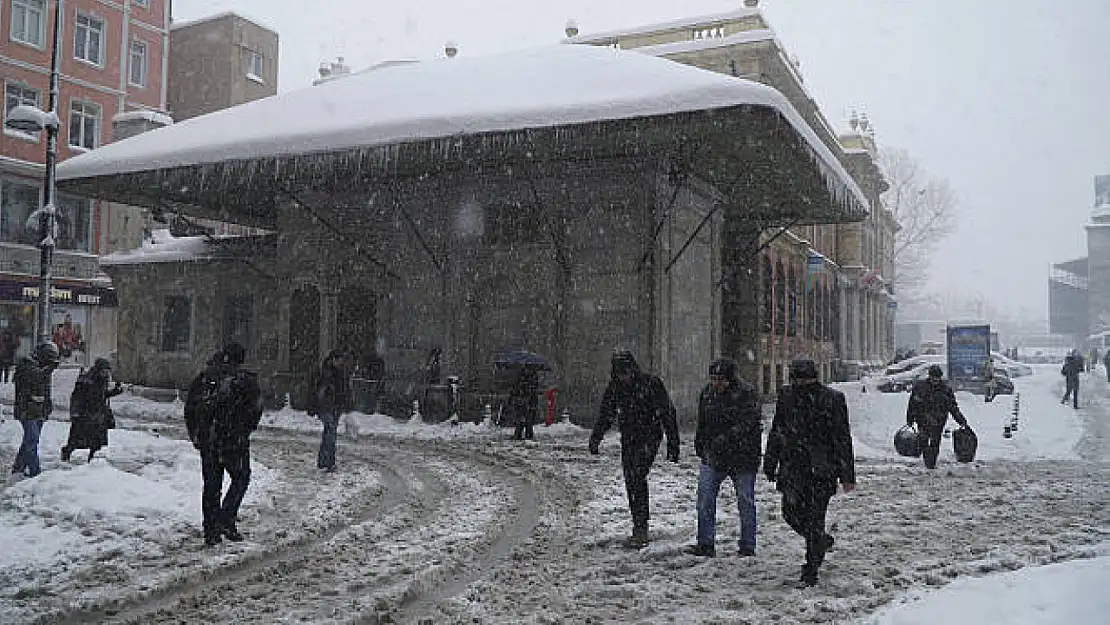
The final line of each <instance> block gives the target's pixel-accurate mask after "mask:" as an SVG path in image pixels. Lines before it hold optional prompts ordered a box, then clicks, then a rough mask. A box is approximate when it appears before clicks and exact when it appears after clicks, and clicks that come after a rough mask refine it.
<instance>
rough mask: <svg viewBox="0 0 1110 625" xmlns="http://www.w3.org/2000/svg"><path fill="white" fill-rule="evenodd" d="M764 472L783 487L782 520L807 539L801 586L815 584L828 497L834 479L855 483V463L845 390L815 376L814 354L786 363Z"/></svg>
mask: <svg viewBox="0 0 1110 625" xmlns="http://www.w3.org/2000/svg"><path fill="white" fill-rule="evenodd" d="M763 472H764V474H765V475H766V476H767V479H768V480H770V481H772V482H775V483H776V487H777V489H778V490H779V492H781V493H782V517H783V520H785V521H786V523H787V524H788V525H789V526H790V528H791V529H793V530H794V531H795V532H797V533H798V535H800V536H802V537H803V538H805V541H806V556H805V564H803V565H802V575H801V579H800V580H799V586H801V587H806V586H814V585H816V584H817V572H818V569H820V567H821V564H822V563H823V562H824V560H825V553H826V552H827V551H828V550H829V548H830V547H832V545H833V537H832V535H831V534H829V533H828V532H826V531H825V515H826V513H827V512H828V508H829V500H830V499H832V496H833V495H834V494H836V487H837V482H838V481H839V482H840V484H841V485H842V487H843V489H844V492H845V493H850V492H852V491H853V490H855V489H856V467H855V456H854V454H853V452H852V432H851V426H850V425H849V423H848V404H847V402H846V401H845V399H844V394H843V393H841V392H840V391H836V390H833V389H831V388H829V387H827V386H825V385H823V384H821V382H820V381H818V375H817V365H816V364H814V362H813V361H812V360H795V361H794V362H792V363H791V364H790V385H788V386H784V387H783V388H782V390H781V391H779V398H778V403H777V404H776V405H775V418H774V420H773V421H772V423H771V432H770V434H769V435H768V437H767V450H766V453H765V455H764V458H763Z"/></svg>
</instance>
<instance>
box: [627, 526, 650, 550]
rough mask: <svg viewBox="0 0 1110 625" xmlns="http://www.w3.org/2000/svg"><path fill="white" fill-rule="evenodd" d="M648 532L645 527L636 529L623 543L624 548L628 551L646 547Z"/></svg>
mask: <svg viewBox="0 0 1110 625" xmlns="http://www.w3.org/2000/svg"><path fill="white" fill-rule="evenodd" d="M648 542H649V541H648V531H647V528H646V527H642V528H641V527H637V528H634V529H633V530H632V536H630V537H629V538H628V540H626V541H624V546H625V547H628V548H629V549H643V548H644V547H647V546H648Z"/></svg>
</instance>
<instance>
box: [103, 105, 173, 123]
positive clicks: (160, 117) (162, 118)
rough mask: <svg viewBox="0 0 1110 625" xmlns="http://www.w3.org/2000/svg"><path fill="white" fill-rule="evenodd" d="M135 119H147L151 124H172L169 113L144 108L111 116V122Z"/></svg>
mask: <svg viewBox="0 0 1110 625" xmlns="http://www.w3.org/2000/svg"><path fill="white" fill-rule="evenodd" d="M135 120H143V121H148V122H150V123H152V124H159V125H162V126H169V125H171V124H173V118H172V117H170V116H169V115H166V114H165V113H159V112H158V111H148V110H146V109H139V110H136V111H127V112H126V113H118V114H116V115H114V116H112V121H113V122H129V121H135Z"/></svg>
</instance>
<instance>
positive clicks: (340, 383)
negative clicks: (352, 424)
mask: <svg viewBox="0 0 1110 625" xmlns="http://www.w3.org/2000/svg"><path fill="white" fill-rule="evenodd" d="M346 365H347V358H346V355H345V354H344V353H343V352H341V351H339V350H337V349H333V350H332V351H331V352H329V353H328V355H327V357H326V358H324V362H323V364H321V365H320V375H319V376H318V378H317V380H316V384H315V387H314V388H315V392H314V394H313V405H312V407H311V409H310V410H309V414H314V415H316V417H317V418H318V419H320V422H321V423H323V425H324V431H323V433H322V434H321V435H320V451H319V452H317V454H316V468H317V469H323V470H325V471H327V472H328V473H334V472H335V448H336V443H337V439H338V438H339V417H340V416H342V415H343V413H344V412H348V411H350V409H351V383H350V380H349V378H348V376H347V366H346Z"/></svg>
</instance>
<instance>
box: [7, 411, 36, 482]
mask: <svg viewBox="0 0 1110 625" xmlns="http://www.w3.org/2000/svg"><path fill="white" fill-rule="evenodd" d="M20 423H22V424H23V442H22V443H20V445H19V451H17V452H16V454H15V462H14V463H13V464H12V473H22V474H24V475H26V476H27V477H35V476H36V475H38V474H39V473H42V467H41V466H40V465H39V435H41V434H42V421H31V420H28V421H20Z"/></svg>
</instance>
